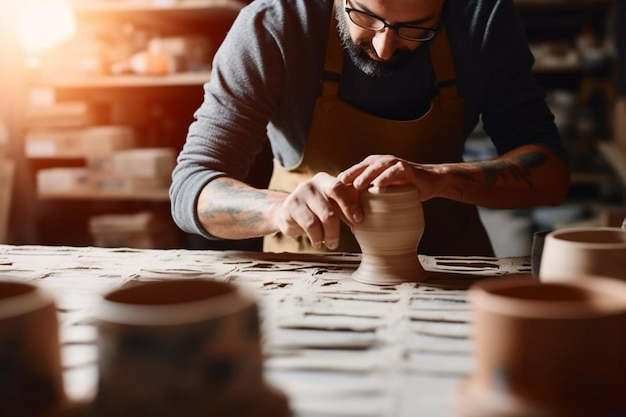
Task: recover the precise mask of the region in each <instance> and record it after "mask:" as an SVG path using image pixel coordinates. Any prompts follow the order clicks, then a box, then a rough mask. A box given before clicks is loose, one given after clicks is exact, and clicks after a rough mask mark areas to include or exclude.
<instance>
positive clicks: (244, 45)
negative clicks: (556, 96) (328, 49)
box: [170, 0, 565, 238]
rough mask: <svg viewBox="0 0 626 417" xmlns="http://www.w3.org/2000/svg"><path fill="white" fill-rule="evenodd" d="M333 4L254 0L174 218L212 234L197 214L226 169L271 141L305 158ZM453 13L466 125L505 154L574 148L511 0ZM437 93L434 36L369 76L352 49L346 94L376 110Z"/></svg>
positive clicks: (240, 169)
mask: <svg viewBox="0 0 626 417" xmlns="http://www.w3.org/2000/svg"><path fill="white" fill-rule="evenodd" d="M331 13H334V12H333V10H332V0H255V1H253V2H252V3H250V4H249V5H248V6H246V7H245V8H244V9H243V10H242V11H241V12H240V14H239V16H238V17H237V19H236V20H235V22H234V24H233V26H232V27H231V29H230V31H229V33H228V35H227V36H226V38H225V40H224V42H223V43H222V45H221V47H220V49H219V50H218V52H217V53H216V55H215V59H214V62H213V70H212V74H211V80H210V81H209V82H208V83H207V84H206V85H205V87H204V89H205V96H204V102H203V104H202V105H201V107H200V108H199V109H198V110H197V112H196V114H195V118H196V120H195V121H194V122H193V123H192V124H191V126H190V128H189V132H188V135H187V141H186V143H185V145H184V147H183V149H182V151H181V153H180V155H179V157H178V164H177V166H176V168H175V170H174V172H173V183H172V186H171V188H170V198H171V201H172V216H173V218H174V220H175V222H176V223H177V224H178V226H179V227H180V228H181V229H183V230H184V231H187V232H190V233H196V234H200V235H203V236H205V237H207V238H213V237H212V236H210V235H209V234H208V233H207V232H206V231H205V230H204V229H203V227H202V226H201V224H200V221H199V220H198V218H197V214H196V203H197V200H198V196H199V194H200V191H201V190H202V189H203V187H204V186H205V185H206V184H207V183H208V182H210V181H211V180H213V179H215V178H217V177H220V176H224V175H226V176H231V177H234V178H237V179H240V180H243V179H245V178H246V176H247V174H248V171H249V169H250V166H251V165H252V163H253V162H254V159H255V156H256V154H257V153H258V152H259V151H260V150H261V148H262V146H263V143H264V141H266V140H267V139H269V141H270V144H271V147H272V152H273V155H274V157H275V158H276V159H277V160H278V161H279V162H280V163H281V164H282V165H283V166H285V167H291V166H294V165H296V164H297V163H298V161H299V160H300V158H301V156H302V152H303V149H304V146H305V143H306V139H307V133H308V129H309V123H310V119H311V114H312V111H313V106H314V103H315V99H316V97H317V96H318V94H319V91H320V85H321V84H320V74H321V70H322V65H323V58H324V51H325V46H326V35H327V32H328V25H329V22H330V17H331ZM444 22H445V25H446V28H447V31H448V37H449V39H450V45H451V49H452V53H453V56H454V60H455V65H456V69H457V75H458V89H459V94H460V95H462V96H463V97H464V99H465V120H464V131H465V133H466V135H467V136H468V135H469V134H470V133H471V132H472V131H473V130H474V128H475V127H476V125H477V123H478V120H479V117H482V122H483V127H484V129H485V131H486V133H487V134H488V135H489V136H490V137H491V139H492V141H493V143H494V145H495V147H496V149H497V150H498V152H499V153H504V152H506V151H509V150H511V149H513V148H515V147H517V146H520V145H524V144H528V143H537V144H543V145H545V146H547V147H549V148H551V149H553V150H555V151H557V152H558V153H560V154H562V155H565V152H564V150H563V147H562V144H561V141H560V137H559V134H558V131H557V129H556V126H555V124H554V121H553V116H552V114H551V113H550V111H549V109H548V107H547V105H546V103H545V100H544V97H545V92H544V90H543V89H541V88H540V87H539V86H538V85H537V83H536V81H535V79H534V77H533V74H532V71H531V67H532V64H533V57H532V55H531V53H530V51H529V49H528V46H527V44H526V38H525V34H524V30H523V26H522V23H521V21H520V19H519V16H518V14H517V10H516V9H515V6H514V5H513V3H512V0H447V5H446V9H445V12H444ZM435 91H436V90H435V86H434V76H433V72H432V68H431V65H430V56H429V54H428V50H427V47H426V46H425V45H424V46H422V47H420V48H419V49H418V52H417V53H416V54H415V56H414V58H413V59H412V61H411V62H410V63H409V64H408V65H406V66H405V67H403V68H402V70H401V71H400V72H399V73H398V74H396V75H394V76H392V77H386V78H374V77H369V76H367V75H365V74H364V73H362V72H360V71H359V70H358V69H356V68H355V67H354V65H352V63H351V62H350V59H349V58H348V57H347V54H346V58H345V59H344V74H343V78H342V85H341V88H340V91H339V96H340V98H341V99H342V100H345V101H346V102H348V103H350V104H351V105H353V106H355V107H357V108H359V109H361V110H364V111H366V112H369V113H371V114H375V115H377V116H380V117H385V118H389V119H396V120H408V119H413V118H417V117H419V116H421V115H422V114H423V113H424V112H425V111H426V110H427V109H428V108H429V105H430V101H431V98H432V96H433V94H434V93H435ZM442 146H445V144H442Z"/></svg>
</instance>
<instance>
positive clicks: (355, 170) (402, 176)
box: [338, 155, 436, 200]
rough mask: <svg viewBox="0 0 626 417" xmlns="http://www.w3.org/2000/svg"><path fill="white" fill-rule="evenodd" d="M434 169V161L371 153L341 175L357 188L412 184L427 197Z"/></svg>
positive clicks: (346, 181) (430, 188)
mask: <svg viewBox="0 0 626 417" xmlns="http://www.w3.org/2000/svg"><path fill="white" fill-rule="evenodd" d="M435 171H436V166H435V165H420V164H416V163H412V162H409V161H406V160H404V159H401V158H398V157H395V156H393V155H370V156H368V157H367V158H365V159H364V160H363V161H361V162H359V163H358V164H356V165H353V166H352V167H350V168H348V169H346V170H345V171H343V172H342V173H341V174H339V176H338V178H339V180H341V182H342V183H344V184H345V185H351V186H353V187H354V188H355V189H357V190H364V189H366V188H368V187H369V186H376V187H389V186H391V185H412V186H414V187H415V188H417V189H418V191H419V194H420V196H421V197H422V199H423V200H427V199H428V198H429V197H430V196H431V195H432V193H433V183H434V179H435Z"/></svg>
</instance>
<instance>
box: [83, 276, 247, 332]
mask: <svg viewBox="0 0 626 417" xmlns="http://www.w3.org/2000/svg"><path fill="white" fill-rule="evenodd" d="M188 284H191V285H206V287H207V288H208V287H209V286H211V287H220V289H221V290H225V291H224V292H223V293H220V294H217V295H211V294H209V293H204V294H205V295H204V296H201V295H200V296H198V298H197V299H195V300H182V301H180V302H178V301H175V300H172V301H170V302H166V303H158V302H154V303H127V302H123V301H115V300H112V299H111V298H113V297H115V296H117V295H119V294H121V293H122V292H134V291H137V290H138V289H139V287H145V286H153V287H156V286H161V287H164V288H166V287H167V286H168V285H170V286H174V285H188ZM255 303H256V299H255V297H254V295H253V294H252V292H251V291H249V290H247V289H245V288H243V287H241V286H238V285H234V284H231V283H227V282H222V281H216V280H209V279H173V280H170V281H155V282H149V283H143V284H137V285H133V286H130V287H126V288H118V289H116V290H113V291H110V292H109V293H107V294H105V295H104V296H103V297H102V298H101V299H100V300H99V302H98V304H97V307H96V312H95V316H96V319H97V320H98V321H100V322H112V323H116V324H125V325H136V326H147V327H157V326H169V325H178V324H191V323H195V322H200V321H205V320H210V319H214V318H219V317H225V316H229V315H231V314H234V313H237V312H239V311H242V310H244V309H246V308H248V307H250V306H252V305H254V304H255Z"/></svg>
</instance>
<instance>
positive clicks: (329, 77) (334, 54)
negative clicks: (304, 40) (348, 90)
mask: <svg viewBox="0 0 626 417" xmlns="http://www.w3.org/2000/svg"><path fill="white" fill-rule="evenodd" d="M336 4H337V3H336V2H334V3H333V10H332V11H331V13H330V22H329V24H328V36H327V37H326V56H325V57H324V69H323V71H322V97H333V98H336V97H338V95H339V85H340V84H341V73H342V72H343V56H344V53H343V48H342V46H341V40H340V39H339V31H338V30H337V19H335V7H336Z"/></svg>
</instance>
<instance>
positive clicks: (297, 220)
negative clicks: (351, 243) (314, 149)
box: [272, 173, 363, 250]
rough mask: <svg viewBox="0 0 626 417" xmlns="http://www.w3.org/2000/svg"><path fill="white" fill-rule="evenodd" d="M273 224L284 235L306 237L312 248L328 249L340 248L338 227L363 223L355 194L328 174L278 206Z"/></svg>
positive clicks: (318, 177)
mask: <svg viewBox="0 0 626 417" xmlns="http://www.w3.org/2000/svg"><path fill="white" fill-rule="evenodd" d="M272 218H273V223H274V225H275V227H276V228H277V229H278V230H279V231H281V232H282V233H283V234H286V235H289V236H302V235H306V236H307V237H308V238H309V240H310V241H311V244H312V245H313V246H314V247H316V248H319V247H321V246H322V245H325V246H326V247H327V248H328V249H331V250H332V249H335V248H337V246H339V226H340V222H341V221H342V220H343V221H345V222H346V223H347V224H348V225H352V224H354V223H359V222H361V221H362V220H363V211H362V210H361V207H360V206H359V203H358V191H357V190H356V189H355V188H354V187H352V186H351V185H345V184H343V183H342V182H341V181H339V180H338V179H337V178H336V177H333V176H332V175H329V174H327V173H318V174H316V175H315V176H313V178H311V179H310V180H308V181H305V182H302V183H300V184H299V185H298V186H297V187H296V189H295V190H294V191H293V192H292V193H291V194H289V195H288V196H286V197H285V198H284V199H283V200H282V201H279V202H277V204H276V206H275V208H274V213H273V216H272Z"/></svg>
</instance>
